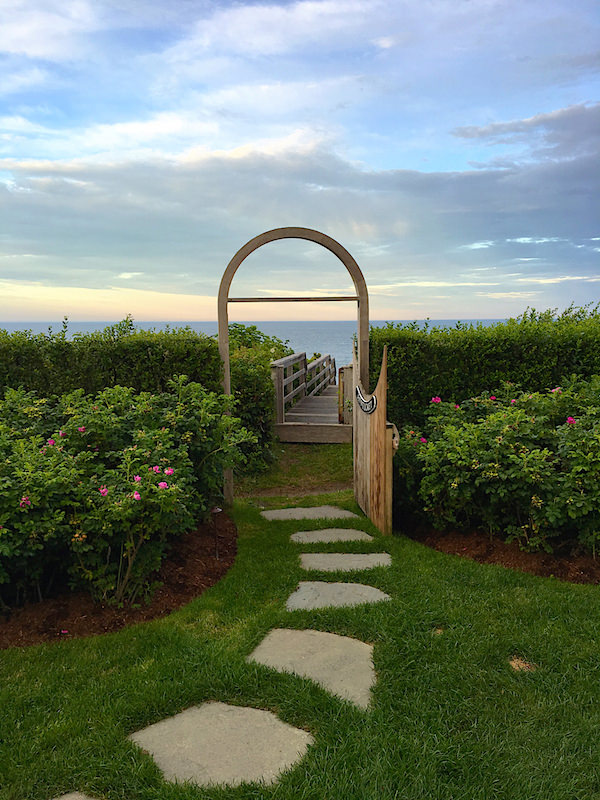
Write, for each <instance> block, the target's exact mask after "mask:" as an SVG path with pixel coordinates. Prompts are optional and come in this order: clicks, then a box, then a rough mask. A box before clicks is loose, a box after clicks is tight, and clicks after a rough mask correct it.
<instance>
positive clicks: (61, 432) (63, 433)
mask: <svg viewBox="0 0 600 800" xmlns="http://www.w3.org/2000/svg"><path fill="white" fill-rule="evenodd" d="M58 435H59V436H60V438H61V439H62V437H63V436H66V435H67V434H66V433H65V432H64V431H59V432H58Z"/></svg>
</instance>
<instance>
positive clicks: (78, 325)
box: [0, 319, 504, 367]
mask: <svg viewBox="0 0 600 800" xmlns="http://www.w3.org/2000/svg"><path fill="white" fill-rule="evenodd" d="M503 321H504V320H503V319H460V320H459V319H428V320H425V319H421V320H407V319H404V320H375V319H373V320H370V324H371V325H372V326H374V327H380V326H382V325H385V324H387V323H388V322H393V323H404V324H406V323H411V322H416V323H417V325H419V327H425V325H427V324H429V326H430V327H434V326H438V327H445V328H448V327H449V328H453V327H454V326H455V325H456V324H457V323H458V322H461V323H465V324H473V325H477V324H481V325H486V326H487V325H494V324H495V323H497V322H503ZM117 322H119V320H86V321H75V320H68V328H67V338H70V337H71V336H73V335H74V334H75V333H93V332H94V331H101V330H103V329H104V328H106V327H107V326H109V325H114V324H116V323H117ZM230 322H232V321H231V320H230ZM133 323H134V325H135V327H136V328H140V329H142V330H153V329H154V330H163V329H165V328H166V327H167V326H168V327H170V328H171V329H173V328H184V327H189V328H191V329H192V330H193V331H197V332H199V333H205V334H207V335H208V336H215V335H216V334H217V322H216V320H181V321H169V320H140V321H137V320H133ZM241 324H243V325H256V327H257V328H258V329H259V330H260V331H262V332H263V333H265V334H267V335H268V336H277V337H278V338H280V339H283V341H287V342H288V344H289V346H290V347H292V348H293V349H294V351H295V352H305V353H306V355H307V357H308V359H309V360H310V358H311V356H312V355H313V354H314V353H320V354H321V355H325V353H330V354H331V355H332V356H333V357H334V358H335V360H336V365H337V366H338V367H340V366H344V365H345V364H350V363H351V362H352V340H353V337H354V336H355V334H356V328H357V325H356V320H302V321H295V320H253V321H247V322H243V323H241ZM0 329H2V330H6V331H8V332H9V333H12V332H13V331H24V330H30V331H31V332H32V333H34V334H36V333H47V332H48V330H49V329H52V331H53V332H54V333H58V332H60V331H61V330H62V320H61V321H42V322H28V321H22V322H2V321H0Z"/></svg>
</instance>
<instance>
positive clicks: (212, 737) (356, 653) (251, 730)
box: [55, 506, 390, 800]
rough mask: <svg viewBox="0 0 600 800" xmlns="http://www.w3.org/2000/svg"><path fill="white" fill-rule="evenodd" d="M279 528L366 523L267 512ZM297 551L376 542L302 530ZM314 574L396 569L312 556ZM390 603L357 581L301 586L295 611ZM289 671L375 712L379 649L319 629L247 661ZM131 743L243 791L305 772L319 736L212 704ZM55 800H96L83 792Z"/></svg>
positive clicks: (343, 531)
mask: <svg viewBox="0 0 600 800" xmlns="http://www.w3.org/2000/svg"><path fill="white" fill-rule="evenodd" d="M261 513H262V515H263V517H264V518H265V519H267V520H269V521H278V520H303V519H333V520H335V519H350V518H352V519H359V517H358V516H357V515H356V514H353V513H352V512H350V511H345V510H344V509H340V508H335V506H316V507H312V508H284V509H278V510H276V511H263V512H261ZM291 539H292V541H293V542H295V543H297V544H303V543H309V544H313V543H319V542H323V543H328V542H336V541H339V542H348V541H373V537H372V536H369V535H368V534H367V533H365V532H364V531H359V530H354V529H347V528H324V529H321V530H316V531H297V532H296V533H293V534H292V535H291ZM300 559H301V565H302V567H303V568H304V569H306V570H321V571H338V570H343V571H350V570H364V569H372V568H374V567H386V566H389V564H390V556H389V554H387V553H302V554H301V555H300ZM389 599H390V597H389V595H387V594H385V593H384V592H382V591H380V590H379V589H376V588H375V587H374V586H368V585H366V584H363V583H356V582H328V581H300V583H299V585H298V588H297V589H296V590H295V591H294V592H293V593H292V594H291V595H290V597H289V598H288V600H287V602H286V609H287V610H288V611H295V610H300V609H309V610H310V609H316V608H326V607H335V606H355V605H358V604H363V603H376V602H381V601H386V600H389ZM247 661H248V662H249V663H256V664H261V665H263V666H266V667H269V668H271V669H275V670H278V671H279V672H286V673H292V674H294V675H298V676H300V677H303V678H308V679H310V680H312V681H314V682H315V683H317V684H318V685H320V686H321V687H322V688H324V689H326V690H327V691H328V692H330V693H331V694H332V695H335V696H336V697H339V698H341V699H343V700H345V701H348V702H351V703H353V704H354V705H356V706H358V707H359V708H361V709H363V710H367V709H368V706H369V703H370V700H371V687H372V686H373V685H374V683H375V679H376V677H375V670H374V668H373V647H372V645H370V644H368V643H366V642H361V641H359V640H357V639H353V638H351V637H348V636H340V635H338V634H335V633H327V632H325V631H316V630H310V629H308V630H296V629H288V628H277V629H274V630H271V631H270V632H269V633H268V634H267V635H266V636H265V638H264V639H263V640H262V642H261V643H260V644H259V645H258V646H257V647H256V648H255V649H254V651H253V652H252V653H251V654H250V655H249V656H248V657H247ZM129 739H130V740H131V741H132V742H133V743H134V744H136V745H137V746H138V747H140V748H141V749H142V750H144V751H145V752H147V753H149V754H150V755H151V756H152V758H153V759H154V761H155V762H156V764H157V765H158V767H159V768H160V769H161V771H162V773H163V775H164V778H165V780H167V781H173V782H180V781H190V782H192V783H195V784H196V785H198V786H201V787H202V786H214V785H225V786H238V785H239V784H240V783H243V782H245V781H257V782H262V783H264V784H272V783H274V782H275V781H277V779H278V778H279V777H280V775H281V774H282V773H283V772H285V771H286V770H289V769H291V768H292V767H293V766H295V765H296V764H297V763H298V762H299V761H300V760H301V759H302V758H303V757H304V755H305V753H306V751H307V749H308V747H309V746H310V745H311V744H312V742H313V738H312V736H311V735H310V734H309V733H307V732H306V731H304V730H301V729H299V728H294V727H293V726H291V725H288V724H287V723H285V722H283V721H282V720H280V719H279V718H278V717H277V716H276V715H275V714H273V713H272V712H270V711H265V710H262V709H258V708H249V707H242V706H233V705H228V704H226V703H221V702H207V703H203V704H202V705H200V706H193V707H192V708H188V709H186V710H185V711H182V712H181V713H180V714H176V715H175V716H173V717H169V718H168V719H164V720H161V721H160V722H157V723H155V724H153V725H149V726H148V727H147V728H144V729H143V730H140V731H137V732H135V733H132V734H131V735H130V736H129ZM55 800H94V798H90V797H88V796H87V795H84V794H81V793H79V792H72V793H71V794H66V795H63V796H62V797H60V798H55Z"/></svg>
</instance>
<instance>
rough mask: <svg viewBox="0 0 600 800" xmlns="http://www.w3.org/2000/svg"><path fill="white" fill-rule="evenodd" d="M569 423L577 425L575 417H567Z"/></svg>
mask: <svg viewBox="0 0 600 800" xmlns="http://www.w3.org/2000/svg"><path fill="white" fill-rule="evenodd" d="M567 424H568V425H575V419H574V417H567Z"/></svg>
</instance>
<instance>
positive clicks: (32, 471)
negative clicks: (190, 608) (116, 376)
mask: <svg viewBox="0 0 600 800" xmlns="http://www.w3.org/2000/svg"><path fill="white" fill-rule="evenodd" d="M232 404H233V400H232V399H231V398H228V397H225V396H223V395H217V394H215V393H211V392H207V391H206V390H205V389H203V388H202V387H201V386H200V385H199V384H196V383H191V382H189V381H188V380H187V379H186V377H185V376H178V377H176V378H174V379H173V380H171V381H169V382H168V390H167V391H165V392H161V393H159V394H151V393H149V392H139V393H138V392H136V391H135V390H133V389H131V388H126V387H122V386H114V387H110V388H107V389H104V390H103V391H101V392H99V393H97V394H96V395H94V396H90V395H86V394H84V392H83V390H76V391H74V392H70V393H68V394H66V395H62V396H61V397H58V398H54V399H46V398H38V397H37V396H36V395H35V393H33V392H26V391H25V390H23V389H20V390H12V389H9V390H7V391H6V393H5V396H4V400H2V401H0V587H2V586H3V591H1V592H0V596H2V597H3V598H4V600H3V602H4V604H8V603H9V602H12V603H15V602H19V601H20V599H22V598H23V597H24V596H26V595H28V596H31V593H32V590H34V591H35V594H36V595H37V596H38V597H41V596H42V595H44V594H45V593H46V592H47V591H48V590H49V589H50V587H51V586H52V585H56V584H57V583H58V582H68V583H69V584H70V585H71V586H72V587H73V588H81V587H82V586H86V587H88V588H89V589H90V591H91V592H92V594H93V595H94V596H95V597H97V598H98V599H101V600H104V601H111V602H122V601H125V600H130V601H131V600H135V599H136V598H138V597H139V596H140V595H141V594H143V593H148V592H149V591H150V590H151V588H152V584H151V575H152V573H153V572H155V571H156V569H157V568H158V567H159V566H160V562H161V560H162V558H163V557H164V555H165V553H166V551H167V548H168V545H169V542H170V541H171V540H172V539H173V538H174V537H176V536H178V535H180V534H181V533H183V532H185V531H186V530H190V529H191V527H192V526H193V524H194V522H195V521H197V520H198V519H199V518H200V517H201V516H202V515H204V514H205V512H206V511H207V509H209V508H210V507H211V505H212V504H213V503H214V501H215V500H216V499H218V498H219V496H220V492H221V485H222V475H223V470H224V469H226V468H228V467H234V466H236V465H237V464H239V463H240V461H242V460H243V458H244V456H243V454H242V453H241V450H240V446H241V445H242V444H243V443H246V442H252V441H253V440H254V441H255V439H256V437H255V435H254V434H252V433H250V432H248V431H247V430H246V429H245V428H244V427H243V426H242V425H241V423H240V421H239V420H238V419H237V418H235V417H233V416H229V415H227V414H226V413H224V412H227V411H228V410H230V409H231V407H232ZM167 478H168V480H167Z"/></svg>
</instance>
